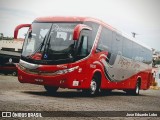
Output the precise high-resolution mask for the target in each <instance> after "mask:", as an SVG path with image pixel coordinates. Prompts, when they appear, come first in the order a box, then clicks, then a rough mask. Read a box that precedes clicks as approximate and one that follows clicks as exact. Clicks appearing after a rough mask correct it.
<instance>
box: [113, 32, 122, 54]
mask: <svg viewBox="0 0 160 120" xmlns="http://www.w3.org/2000/svg"><path fill="white" fill-rule="evenodd" d="M122 41H123V37H122V36H121V35H120V34H118V33H115V32H114V33H113V44H112V53H114V54H115V55H117V54H122Z"/></svg>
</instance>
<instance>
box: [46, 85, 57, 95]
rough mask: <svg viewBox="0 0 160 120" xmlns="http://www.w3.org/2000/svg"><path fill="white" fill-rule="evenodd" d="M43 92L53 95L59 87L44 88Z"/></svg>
mask: <svg viewBox="0 0 160 120" xmlns="http://www.w3.org/2000/svg"><path fill="white" fill-rule="evenodd" d="M44 88H45V90H46V91H47V92H48V93H49V94H54V93H56V92H57V90H58V88H59V87H53V86H44Z"/></svg>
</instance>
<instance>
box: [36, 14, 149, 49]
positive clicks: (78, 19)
mask: <svg viewBox="0 0 160 120" xmlns="http://www.w3.org/2000/svg"><path fill="white" fill-rule="evenodd" d="M62 21H63V22H86V21H91V22H95V23H98V24H100V25H102V26H105V27H107V28H108V29H110V30H112V31H115V32H117V33H119V34H120V35H122V36H124V37H126V38H128V39H129V40H131V41H133V42H135V43H137V44H140V45H141V46H143V47H146V48H147V49H150V50H151V48H150V47H148V46H146V45H144V43H141V42H140V41H137V40H136V39H135V38H133V37H130V36H129V35H128V34H126V33H124V32H122V31H119V30H117V29H115V28H114V27H112V26H110V25H109V24H107V23H105V22H103V21H101V20H99V19H95V18H91V17H77V16H73V17H70V16H69V17H64V16H48V17H39V18H36V19H35V22H62Z"/></svg>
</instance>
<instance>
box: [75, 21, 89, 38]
mask: <svg viewBox="0 0 160 120" xmlns="http://www.w3.org/2000/svg"><path fill="white" fill-rule="evenodd" d="M82 30H92V28H91V27H89V26H87V25H84V24H78V25H77V26H76V27H75V28H74V31H73V40H78V39H79V36H80V33H81V31H82Z"/></svg>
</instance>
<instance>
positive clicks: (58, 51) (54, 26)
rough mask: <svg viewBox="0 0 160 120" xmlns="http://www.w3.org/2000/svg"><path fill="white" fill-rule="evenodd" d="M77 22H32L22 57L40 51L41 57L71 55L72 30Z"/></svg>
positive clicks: (46, 58)
mask: <svg viewBox="0 0 160 120" xmlns="http://www.w3.org/2000/svg"><path fill="white" fill-rule="evenodd" d="M77 24H78V23H33V24H32V30H31V31H29V32H28V34H27V36H26V38H25V42H24V46H23V51H22V56H23V57H30V56H32V55H34V54H35V53H37V52H38V53H41V54H42V55H43V57H42V59H45V60H57V59H65V58H66V57H69V56H71V55H72V52H73V47H74V41H73V39H72V38H73V30H74V28H75V26H76V25H77Z"/></svg>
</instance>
